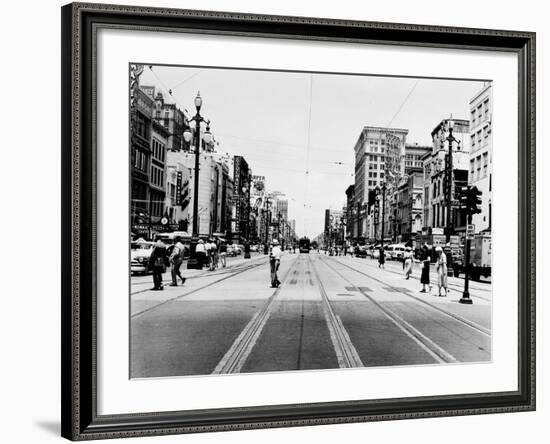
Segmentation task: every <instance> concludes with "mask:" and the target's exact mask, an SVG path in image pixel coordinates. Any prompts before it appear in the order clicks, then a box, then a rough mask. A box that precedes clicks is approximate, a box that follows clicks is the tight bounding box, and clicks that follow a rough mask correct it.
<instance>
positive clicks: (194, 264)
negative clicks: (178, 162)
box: [183, 92, 212, 268]
mask: <svg viewBox="0 0 550 444" xmlns="http://www.w3.org/2000/svg"><path fill="white" fill-rule="evenodd" d="M201 107H202V97H201V95H200V92H197V96H196V97H195V108H196V110H197V112H196V114H195V115H194V116H193V117H192V118H191V120H190V124H193V126H194V129H195V173H194V174H195V179H194V190H193V231H192V238H191V251H190V257H189V260H188V261H187V268H200V266H199V261H198V259H197V255H196V253H195V250H196V247H197V243H198V242H199V218H198V214H199V169H200V168H199V166H200V153H201V123H202V122H204V123H206V130H205V132H204V134H203V136H202V139H203V140H204V141H205V142H206V143H210V142H211V141H212V133H211V132H210V122H209V121H207V120H205V119H204V118H203V117H202V116H201V114H200V109H201ZM192 137H193V133H192V131H191V128H190V127H187V128H185V130H184V132H183V138H184V139H185V141H186V142H190V141H191V138H192Z"/></svg>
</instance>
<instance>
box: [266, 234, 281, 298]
mask: <svg viewBox="0 0 550 444" xmlns="http://www.w3.org/2000/svg"><path fill="white" fill-rule="evenodd" d="M282 253H283V252H282V251H281V248H280V247H279V241H278V240H277V239H273V242H272V247H271V252H270V253H269V265H270V268H271V287H272V288H276V287H278V286H279V284H280V283H281V282H280V281H279V278H278V277H277V270H278V269H279V265H281V254H282Z"/></svg>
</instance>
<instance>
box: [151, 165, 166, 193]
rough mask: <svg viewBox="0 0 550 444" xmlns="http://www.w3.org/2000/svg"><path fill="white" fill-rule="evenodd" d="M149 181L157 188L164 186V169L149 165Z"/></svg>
mask: <svg viewBox="0 0 550 444" xmlns="http://www.w3.org/2000/svg"><path fill="white" fill-rule="evenodd" d="M151 183H152V184H153V185H155V186H157V187H159V188H164V171H163V170H162V169H161V168H159V167H157V166H155V165H153V166H152V167H151Z"/></svg>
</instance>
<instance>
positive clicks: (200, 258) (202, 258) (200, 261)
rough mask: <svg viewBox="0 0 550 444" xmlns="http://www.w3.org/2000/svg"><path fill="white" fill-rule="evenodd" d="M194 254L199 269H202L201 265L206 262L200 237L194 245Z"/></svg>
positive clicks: (204, 249) (204, 250)
mask: <svg viewBox="0 0 550 444" xmlns="http://www.w3.org/2000/svg"><path fill="white" fill-rule="evenodd" d="M195 256H196V257H197V264H198V267H199V270H202V267H203V265H204V264H205V262H206V248H205V246H204V241H203V240H202V239H199V242H198V243H197V245H196V247H195Z"/></svg>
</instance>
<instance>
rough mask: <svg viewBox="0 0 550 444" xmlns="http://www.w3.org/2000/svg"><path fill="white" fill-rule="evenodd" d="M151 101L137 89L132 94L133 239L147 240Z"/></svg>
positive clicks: (148, 235) (148, 233) (148, 232)
mask: <svg viewBox="0 0 550 444" xmlns="http://www.w3.org/2000/svg"><path fill="white" fill-rule="evenodd" d="M152 112H153V101H152V99H151V98H150V97H148V96H147V94H145V93H144V92H143V90H142V89H141V88H139V87H137V88H136V89H135V91H134V107H133V117H132V118H133V130H132V133H131V143H130V162H131V173H130V174H131V182H132V189H131V196H132V200H131V225H132V232H133V233H134V234H136V235H140V236H144V237H150V236H151V232H150V231H151V230H150V228H149V225H150V211H149V206H150V204H149V201H150V198H149V174H150V169H151V125H152Z"/></svg>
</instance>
